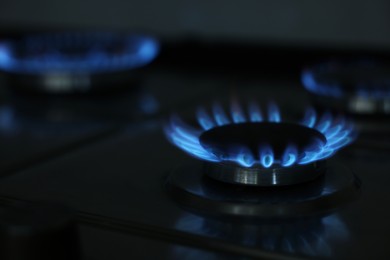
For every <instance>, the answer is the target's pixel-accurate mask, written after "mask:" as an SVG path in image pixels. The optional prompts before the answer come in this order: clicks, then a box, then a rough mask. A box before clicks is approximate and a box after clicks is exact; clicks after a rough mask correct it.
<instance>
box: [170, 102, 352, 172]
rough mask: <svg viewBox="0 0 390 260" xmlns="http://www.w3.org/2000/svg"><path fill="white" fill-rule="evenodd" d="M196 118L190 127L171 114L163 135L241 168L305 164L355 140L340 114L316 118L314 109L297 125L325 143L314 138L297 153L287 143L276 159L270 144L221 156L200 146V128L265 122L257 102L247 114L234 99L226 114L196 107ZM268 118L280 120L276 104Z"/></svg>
mask: <svg viewBox="0 0 390 260" xmlns="http://www.w3.org/2000/svg"><path fill="white" fill-rule="evenodd" d="M197 120H198V123H199V125H200V126H201V128H202V129H196V128H194V127H192V126H189V125H187V124H186V123H184V122H183V121H182V120H180V118H178V117H177V116H172V117H171V120H170V121H169V124H168V125H167V126H166V128H165V133H166V136H167V137H168V139H169V140H170V141H171V142H172V143H174V144H175V145H176V146H178V147H179V148H181V149H182V150H183V151H185V152H187V153H188V154H190V155H192V156H194V157H197V158H199V159H202V160H206V161H212V162H221V161H231V162H235V163H237V164H239V165H241V166H243V167H252V166H254V165H259V166H261V167H264V168H269V167H272V166H274V165H277V166H280V167H289V166H292V165H294V164H308V163H311V162H314V161H318V160H322V159H326V158H328V157H330V156H332V155H333V154H334V153H336V152H337V151H338V150H339V149H341V148H343V147H344V146H346V145H348V144H350V143H351V142H352V141H353V140H354V128H353V125H352V124H351V123H349V122H347V121H346V120H345V119H344V118H343V117H335V116H333V115H332V114H329V113H325V114H323V115H322V116H321V117H318V116H317V114H316V112H315V111H314V110H313V109H308V110H307V111H306V114H305V116H304V117H303V120H302V121H301V122H300V123H297V124H301V125H303V126H306V127H309V128H312V129H316V130H317V131H319V132H321V133H322V134H323V135H324V137H325V138H326V143H325V144H324V143H322V142H321V141H319V140H317V141H316V142H313V143H312V144H311V146H310V147H306V149H305V151H304V152H302V153H300V154H298V150H297V147H296V146H295V145H294V144H287V145H286V148H285V150H284V152H283V154H282V156H281V158H276V157H275V155H274V153H273V150H272V147H270V146H269V145H267V144H264V145H261V147H259V153H258V155H253V154H252V153H251V152H250V151H249V149H248V148H246V147H237V148H236V149H235V150H234V152H233V153H230V154H234V155H230V157H223V158H220V157H217V156H216V155H214V154H213V153H211V152H209V151H207V150H206V149H205V148H203V147H202V145H201V144H200V142H199V137H200V135H201V134H202V133H203V131H207V130H209V129H212V128H214V127H218V126H221V125H227V124H240V123H245V122H265V121H266V120H264V117H263V116H262V113H261V110H260V107H259V105H258V104H256V103H250V104H249V106H248V110H247V113H245V111H244V109H242V107H241V106H240V105H239V104H238V103H237V102H236V103H233V104H232V106H231V113H230V115H228V114H227V113H225V111H224V109H223V108H222V106H221V105H220V104H215V105H214V106H213V107H212V115H210V114H209V113H208V112H207V111H206V109H204V108H200V109H198V111H197ZM268 121H271V122H277V123H278V122H279V123H280V122H283V121H282V119H281V115H280V112H279V109H278V107H277V106H276V105H275V104H270V105H269V106H268Z"/></svg>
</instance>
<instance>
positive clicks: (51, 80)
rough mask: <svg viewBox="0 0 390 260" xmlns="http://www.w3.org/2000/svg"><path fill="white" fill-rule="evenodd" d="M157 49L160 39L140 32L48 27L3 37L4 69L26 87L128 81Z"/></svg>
mask: <svg viewBox="0 0 390 260" xmlns="http://www.w3.org/2000/svg"><path fill="white" fill-rule="evenodd" d="M157 52H158V44H157V42H156V41H155V40H154V39H153V38H150V37H146V36H141V35H131V34H130V35H129V34H121V33H98V32H72V33H70V32H68V33H46V34H37V35H29V36H23V37H19V38H14V39H8V40H3V41H0V69H1V70H3V71H5V72H7V74H8V76H9V79H10V80H9V81H10V83H11V84H12V85H13V87H14V86H17V87H20V88H23V90H24V91H26V90H29V91H30V92H38V90H40V91H43V92H45V93H47V92H49V93H70V92H85V91H87V90H91V87H93V88H95V89H96V88H98V89H99V87H101V88H112V85H118V84H122V81H124V80H126V81H127V83H128V81H129V78H128V76H127V77H126V73H127V74H128V73H129V71H130V70H133V69H136V68H140V67H142V66H144V65H146V64H148V63H150V62H151V61H152V60H153V59H154V58H155V57H156V55H157ZM123 72H126V73H123ZM108 76H109V77H110V78H109V79H108Z"/></svg>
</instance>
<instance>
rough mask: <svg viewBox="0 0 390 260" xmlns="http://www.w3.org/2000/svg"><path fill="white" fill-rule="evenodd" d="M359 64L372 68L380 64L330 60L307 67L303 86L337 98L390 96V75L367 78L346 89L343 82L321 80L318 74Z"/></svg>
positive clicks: (303, 75) (362, 66)
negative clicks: (350, 95) (383, 77)
mask: <svg viewBox="0 0 390 260" xmlns="http://www.w3.org/2000/svg"><path fill="white" fill-rule="evenodd" d="M351 65H352V66H358V67H361V68H366V69H370V68H373V67H375V66H377V65H378V64H375V63H372V62H357V63H356V64H343V63H335V62H329V63H324V64H320V65H317V66H315V67H313V68H311V69H305V70H303V72H302V75H301V81H302V83H303V86H304V87H305V88H306V89H307V90H308V91H309V92H312V93H315V94H318V95H322V96H330V97H335V98H340V97H343V96H345V95H348V94H353V95H356V96H358V97H362V98H374V99H383V98H389V97H390V77H389V78H387V79H378V78H373V79H369V80H365V82H360V83H358V82H357V83H356V85H355V86H353V88H352V89H351V88H349V89H348V90H346V88H345V87H343V85H342V83H341V82H337V81H336V80H333V81H330V80H328V81H327V82H321V80H319V79H317V77H316V74H317V73H319V74H321V73H323V72H325V73H327V72H337V71H338V70H340V68H342V67H343V66H346V67H348V66H351Z"/></svg>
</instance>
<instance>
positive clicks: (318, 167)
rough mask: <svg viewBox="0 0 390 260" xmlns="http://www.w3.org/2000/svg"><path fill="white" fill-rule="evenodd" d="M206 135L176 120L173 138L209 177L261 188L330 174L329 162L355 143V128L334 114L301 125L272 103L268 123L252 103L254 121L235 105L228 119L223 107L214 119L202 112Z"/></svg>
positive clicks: (215, 110)
mask: <svg viewBox="0 0 390 260" xmlns="http://www.w3.org/2000/svg"><path fill="white" fill-rule="evenodd" d="M198 122H199V124H200V126H201V127H202V128H203V130H199V129H196V128H193V127H191V126H189V125H187V124H185V123H183V122H182V121H181V120H180V119H179V118H177V117H172V120H171V121H170V124H169V125H168V127H167V129H166V134H167V137H168V138H169V139H170V140H171V141H172V142H173V143H174V144H175V145H176V146H178V147H179V148H181V149H182V150H184V151H185V152H187V153H189V154H190V155H192V156H194V157H197V158H199V159H202V160H204V161H206V162H207V163H205V166H206V167H205V173H206V174H207V175H208V176H209V177H211V178H214V179H217V180H219V181H223V182H228V183H236V184H243V185H256V186H280V185H290V184H297V183H301V182H305V181H310V180H312V179H315V178H317V177H318V176H320V175H321V174H323V173H324V171H325V168H326V167H325V164H326V163H325V161H324V159H326V158H328V157H330V156H331V155H333V154H334V153H335V152H336V151H337V150H338V149H340V148H342V147H344V146H346V145H347V144H349V143H350V142H351V141H352V140H353V139H354V138H353V135H354V131H353V127H352V125H351V124H350V123H349V122H347V121H346V120H345V119H344V118H343V117H335V116H332V115H331V114H329V113H326V114H324V115H323V116H322V117H320V118H319V119H317V116H316V113H315V111H314V110H312V109H309V110H308V111H307V113H306V115H305V116H304V118H303V120H302V121H301V122H299V123H294V122H287V121H286V122H284V121H282V120H281V115H280V113H279V109H278V108H277V106H276V105H274V104H271V105H269V108H268V119H266V118H264V117H263V115H262V113H261V111H260V107H259V106H258V105H257V104H254V103H252V104H251V105H250V106H249V109H248V116H247V115H245V113H244V111H243V110H242V108H241V107H240V106H238V105H237V104H234V105H233V106H232V108H231V115H230V117H228V116H227V115H226V113H225V112H224V110H223V108H222V107H221V106H220V105H214V107H213V116H210V115H209V114H208V113H207V112H206V111H205V110H204V109H200V110H199V111H198Z"/></svg>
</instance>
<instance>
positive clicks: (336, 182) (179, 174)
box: [166, 162, 360, 218]
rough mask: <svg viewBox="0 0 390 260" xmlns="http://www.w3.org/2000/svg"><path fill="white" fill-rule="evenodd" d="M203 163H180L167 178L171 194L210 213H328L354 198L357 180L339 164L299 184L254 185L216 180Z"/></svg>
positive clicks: (251, 215) (267, 215)
mask: <svg viewBox="0 0 390 260" xmlns="http://www.w3.org/2000/svg"><path fill="white" fill-rule="evenodd" d="M202 167H203V164H202V163H199V162H198V163H194V164H190V165H183V166H181V167H179V168H177V169H176V170H174V171H173V172H172V173H171V175H170V176H169V177H168V179H167V183H166V188H167V190H168V192H169V193H170V195H171V196H172V198H173V199H174V200H175V201H176V202H178V203H179V204H180V205H182V206H183V207H184V208H186V209H188V210H189V211H193V212H194V213H200V214H204V215H211V216H227V217H245V218H247V217H249V218H274V217H277V218H286V217H301V216H311V215H318V214H326V213H331V212H332V211H334V210H336V209H337V208H339V207H341V206H344V205H345V204H347V203H348V202H351V201H352V200H354V199H355V198H356V197H357V195H358V194H359V188H360V181H359V180H358V179H357V177H356V176H355V175H354V174H353V173H352V172H351V171H350V170H348V169H347V168H345V167H344V166H342V165H340V164H334V163H331V164H328V167H327V170H326V173H325V174H323V175H322V176H320V177H319V178H317V179H315V180H313V181H311V182H306V183H302V184H297V185H290V186H281V187H254V186H245V185H234V184H228V183H223V182H219V181H215V180H213V179H211V178H209V177H208V176H205V175H204V174H203V168H202Z"/></svg>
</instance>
